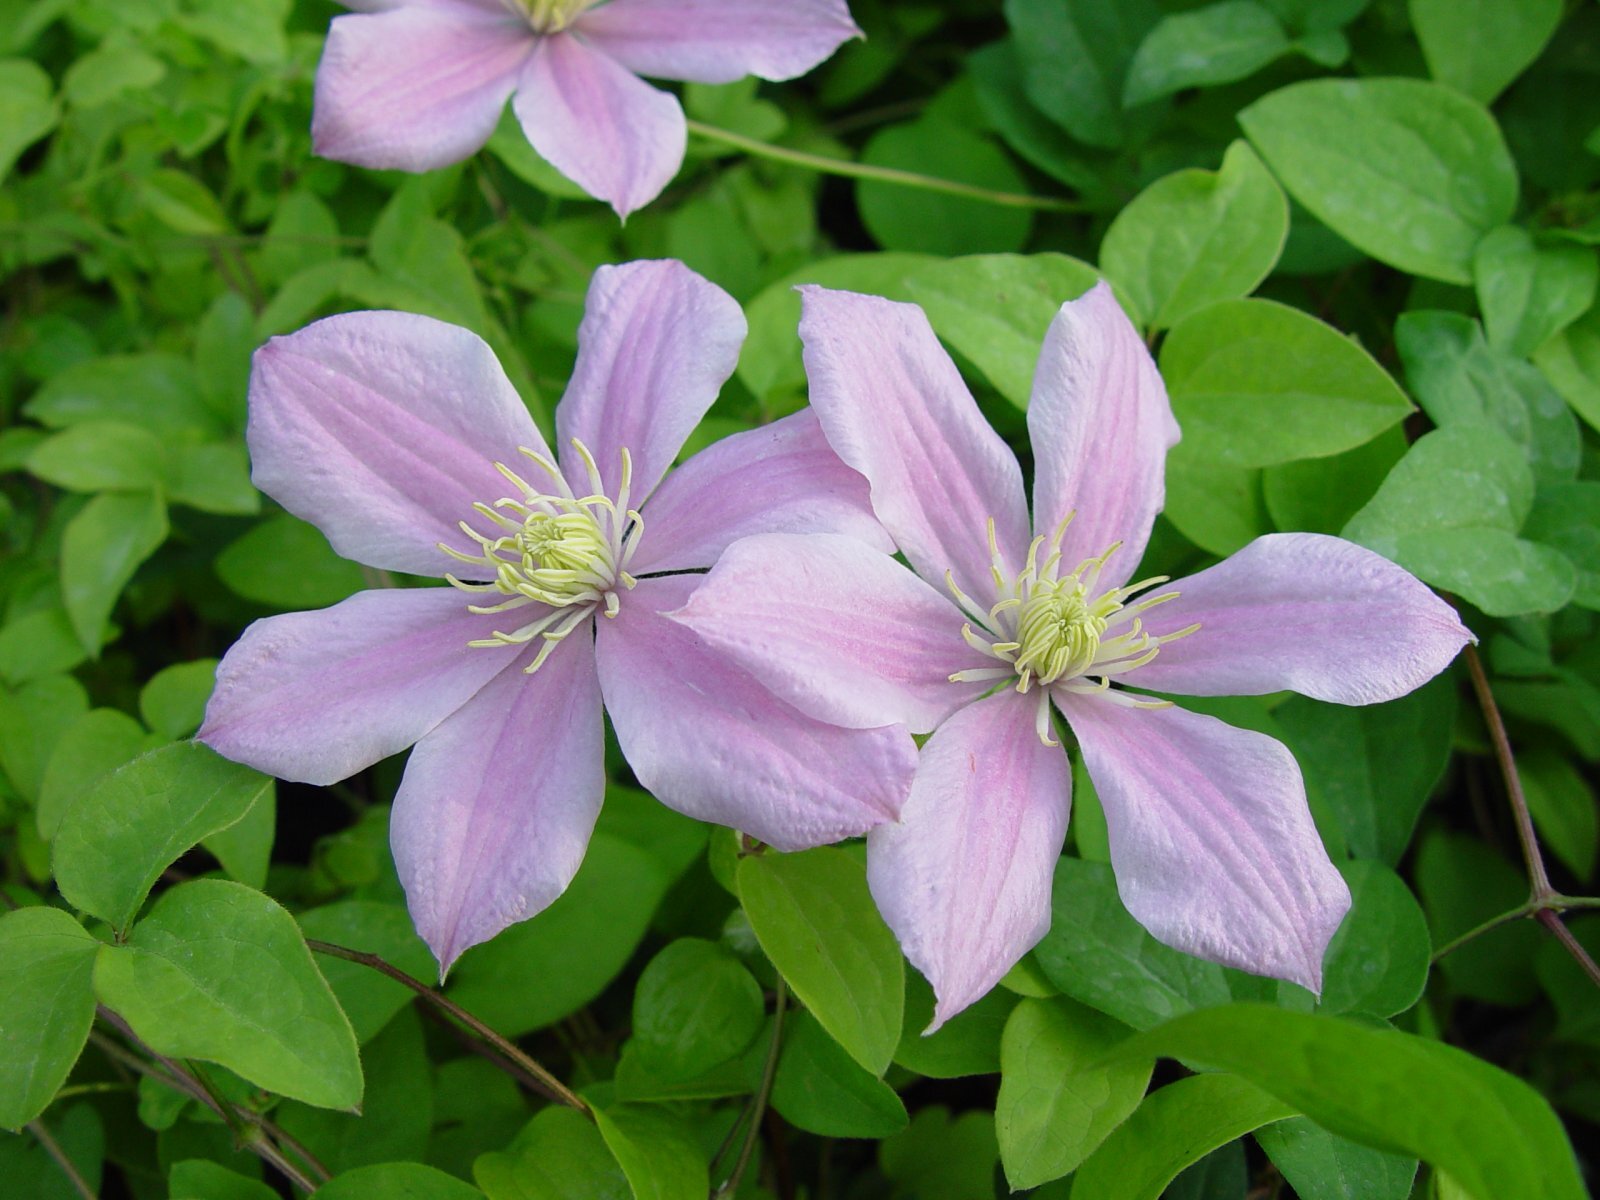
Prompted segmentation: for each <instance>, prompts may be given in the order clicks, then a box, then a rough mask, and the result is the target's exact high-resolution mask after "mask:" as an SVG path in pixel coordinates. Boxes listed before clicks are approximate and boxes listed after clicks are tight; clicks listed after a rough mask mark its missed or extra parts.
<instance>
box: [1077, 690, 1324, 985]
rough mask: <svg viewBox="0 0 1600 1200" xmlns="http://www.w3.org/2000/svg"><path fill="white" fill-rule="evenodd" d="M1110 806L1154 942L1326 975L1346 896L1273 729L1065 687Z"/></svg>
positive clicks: (1115, 853)
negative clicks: (1131, 704)
mask: <svg viewBox="0 0 1600 1200" xmlns="http://www.w3.org/2000/svg"><path fill="white" fill-rule="evenodd" d="M1057 702H1058V703H1059V704H1060V705H1061V711H1062V712H1063V713H1065V714H1066V718H1067V721H1068V723H1069V724H1070V725H1071V726H1072V732H1073V733H1074V734H1076V735H1077V737H1078V744H1079V746H1080V747H1081V748H1082V750H1083V759H1084V763H1085V765H1086V766H1087V767H1088V768H1089V777H1090V778H1091V779H1093V780H1094V786H1095V790H1096V791H1097V792H1098V793H1099V796H1100V803H1101V804H1102V805H1103V806H1104V807H1105V813H1106V825H1107V828H1108V830H1109V832H1110V835H1111V865H1112V868H1113V869H1114V870H1115V871H1116V876H1117V891H1118V892H1119V893H1120V894H1121V896H1122V902H1123V904H1125V905H1126V906H1127V908H1128V911H1129V912H1130V913H1132V914H1133V917H1134V919H1135V920H1136V921H1138V922H1139V924H1141V925H1143V926H1144V927H1145V928H1146V929H1148V930H1149V931H1150V933H1151V934H1152V935H1153V936H1155V937H1156V938H1157V939H1158V940H1159V941H1162V942H1165V943H1166V944H1167V945H1169V946H1172V947H1174V948H1176V949H1178V950H1183V951H1186V952H1187V953H1189V954H1194V955H1197V956H1198V957H1200V958H1205V959H1210V960H1211V961H1213V962H1219V963H1222V964H1223V965H1225V966H1229V967H1238V968H1239V969H1241V970H1244V971H1251V972H1254V973H1255V974H1257V975H1271V976H1274V977H1276V978H1278V979H1288V980H1291V981H1293V982H1294V983H1298V984H1300V985H1302V986H1303V987H1308V988H1310V989H1311V990H1312V991H1314V992H1315V991H1320V990H1321V988H1322V956H1323V953H1324V952H1325V951H1326V950H1327V948H1328V941H1329V939H1331V938H1332V937H1333V933H1334V930H1336V929H1338V927H1339V922H1340V921H1341V920H1343V919H1344V914H1345V912H1346V911H1348V909H1349V908H1350V889H1349V888H1348V887H1346V886H1345V882H1344V879H1343V878H1342V877H1341V876H1340V874H1339V872H1338V871H1337V870H1336V869H1335V868H1334V865H1333V863H1331V862H1330V861H1329V860H1328V852H1327V851H1326V850H1324V849H1323V847H1322V839H1321V838H1320V837H1318V835H1317V828H1316V826H1315V825H1314V824H1312V821H1311V812H1310V810H1309V809H1308V808H1307V807H1306V793H1305V787H1304V785H1303V783H1302V782H1301V778H1300V768H1299V766H1298V765H1297V764H1296V763H1295V760H1294V755H1292V754H1290V753H1289V751H1288V750H1287V749H1286V748H1285V747H1284V746H1283V745H1282V744H1281V743H1279V742H1276V741H1274V740H1273V739H1272V738H1270V737H1267V736H1266V735H1265V734H1261V733H1256V732H1254V731H1252V730H1248V729H1235V728H1234V727H1233V726H1231V725H1225V724H1223V723H1222V722H1221V721H1219V720H1217V719H1216V718H1215V717H1206V716H1201V715H1199V714H1198V713H1191V712H1188V711H1186V710H1185V709H1181V708H1162V709H1132V708H1125V707H1123V706H1121V705H1119V704H1115V703H1113V702H1111V701H1109V700H1106V699H1104V698H1103V697H1096V696H1084V695H1073V694H1069V693H1060V694H1058V696H1057Z"/></svg>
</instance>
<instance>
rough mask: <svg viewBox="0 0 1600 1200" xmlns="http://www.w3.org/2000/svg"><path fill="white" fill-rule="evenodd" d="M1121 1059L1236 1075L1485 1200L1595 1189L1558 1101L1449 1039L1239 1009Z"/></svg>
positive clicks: (1178, 1025) (1177, 1027)
mask: <svg viewBox="0 0 1600 1200" xmlns="http://www.w3.org/2000/svg"><path fill="white" fill-rule="evenodd" d="M1119 1053H1121V1054H1126V1055H1130V1056H1133V1055H1138V1056H1145V1057H1148V1056H1151V1055H1162V1056H1171V1057H1176V1058H1181V1059H1183V1060H1184V1061H1185V1062H1187V1063H1191V1064H1194V1065H1197V1066H1206V1067H1211V1068H1215V1069H1217V1070H1226V1071H1231V1072H1233V1073H1234V1074H1236V1075H1239V1076H1241V1077H1242V1078H1244V1079H1246V1080H1248V1081H1250V1082H1251V1083H1254V1084H1255V1085H1256V1086H1257V1087H1259V1088H1261V1089H1262V1090H1263V1091H1265V1092H1267V1093H1268V1094H1270V1095H1272V1096H1275V1097H1276V1098H1277V1099H1278V1100H1280V1101H1282V1102H1283V1103H1284V1104H1285V1105H1289V1106H1291V1107H1292V1108H1294V1109H1298V1110H1299V1111H1300V1112H1303V1113H1304V1114H1305V1115H1306V1116H1308V1117H1310V1118H1311V1119H1312V1120H1314V1121H1316V1122H1317V1124H1319V1125H1321V1126H1323V1127H1324V1128H1325V1129H1327V1130H1329V1131H1330V1132H1333V1133H1336V1134H1339V1135H1340V1136H1342V1137H1347V1138H1350V1139H1352V1140H1354V1141H1358V1142H1361V1143H1362V1144H1364V1145H1368V1146H1373V1147H1375V1148H1377V1149H1381V1150H1387V1151H1389V1152H1391V1153H1396V1154H1406V1155H1410V1156H1413V1157H1416V1158H1420V1159H1422V1160H1423V1161H1425V1162H1428V1163H1431V1164H1432V1165H1433V1166H1434V1167H1435V1168H1437V1169H1439V1170H1443V1171H1447V1172H1449V1174H1450V1175H1451V1176H1452V1177H1453V1178H1454V1179H1455V1180H1456V1182H1458V1183H1459V1184H1460V1185H1461V1186H1462V1187H1463V1188H1465V1189H1466V1191H1467V1192H1468V1194H1469V1195H1471V1196H1474V1197H1476V1198H1477V1200H1584V1197H1585V1194H1586V1193H1585V1190H1584V1187H1583V1184H1582V1183H1581V1182H1580V1180H1579V1178H1578V1169H1577V1162H1576V1160H1575V1158H1574V1156H1573V1152H1572V1146H1571V1144H1570V1143H1569V1142H1568V1141H1567V1136H1566V1133H1565V1131H1564V1130H1563V1129H1562V1127H1561V1122H1560V1121H1559V1120H1557V1119H1556V1115H1555V1113H1554V1112H1552V1111H1551V1109H1550V1105H1549V1104H1548V1102H1546V1101H1545V1099H1544V1098H1543V1097H1542V1096H1540V1095H1539V1094H1538V1093H1537V1092H1535V1091H1534V1090H1533V1089H1532V1088H1531V1087H1529V1086H1528V1085H1527V1084H1525V1083H1523V1082H1522V1081H1521V1080H1520V1079H1517V1078H1516V1077H1515V1076H1513V1075H1509V1074H1507V1073H1506V1072H1504V1071H1502V1070H1500V1068H1498V1067H1494V1066H1491V1065H1490V1064H1488V1063H1486V1062H1484V1061H1483V1060H1482V1059H1479V1058H1476V1057H1474V1056H1473V1055H1471V1054H1468V1053H1467V1052H1466V1051H1464V1050H1458V1049H1456V1048H1455V1047H1453V1046H1447V1045H1444V1044H1443V1043H1441V1042H1436V1041H1430V1040H1427V1039H1425V1038H1420V1037H1416V1036H1414V1035H1412V1034H1407V1033H1401V1032H1400V1031H1398V1030H1394V1029H1374V1028H1372V1027H1371V1026H1369V1025H1365V1024H1358V1023H1356V1022H1354V1021H1349V1020H1345V1019H1343V1018H1339V1017H1323V1016H1315V1015H1312V1014H1309V1013H1296V1012H1288V1011H1286V1010H1284V1009H1278V1008H1271V1007H1268V1006H1265V1005H1259V1004H1232V1005H1225V1006H1222V1007H1218V1008H1212V1009H1206V1010H1204V1011H1202V1012H1194V1013H1189V1014H1186V1015H1185V1016H1181V1017H1178V1018H1176V1019H1175V1020H1173V1021H1170V1022H1168V1023H1167V1024H1166V1025H1163V1026H1160V1027H1158V1028H1156V1029H1152V1030H1150V1031H1149V1032H1147V1033H1143V1034H1138V1035H1135V1036H1134V1037H1132V1038H1130V1039H1129V1040H1128V1041H1127V1042H1125V1043H1124V1044H1123V1047H1122V1049H1121V1050H1120V1051H1119ZM1163 1090H1165V1089H1163ZM1158 1094H1159V1093H1158ZM1109 1149H1110V1147H1109V1144H1108V1145H1107V1146H1106V1147H1102V1153H1107V1152H1108V1151H1109ZM1079 1178H1080V1181H1081V1179H1082V1176H1081V1175H1080V1177H1079ZM1093 1194H1094V1195H1095V1196H1096V1197H1097V1198H1098V1197H1099V1196H1100V1195H1101V1193H1099V1192H1095V1193H1093ZM1105 1194H1106V1195H1111V1193H1105Z"/></svg>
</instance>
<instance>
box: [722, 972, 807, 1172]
mask: <svg viewBox="0 0 1600 1200" xmlns="http://www.w3.org/2000/svg"><path fill="white" fill-rule="evenodd" d="M788 1002H789V988H788V986H787V985H786V984H785V983H784V982H783V976H781V975H780V976H778V990H777V993H776V996H775V998H774V1001H773V1007H772V1044H771V1045H770V1046H768V1047H767V1062H766V1066H764V1067H763V1068H762V1070H761V1087H760V1089H759V1090H758V1091H757V1092H756V1094H755V1099H754V1100H753V1101H752V1105H753V1108H752V1111H751V1113H750V1128H749V1129H748V1130H746V1131H745V1135H744V1145H742V1146H740V1147H739V1160H738V1161H737V1162H736V1163H734V1164H733V1174H731V1175H729V1176H728V1179H727V1182H725V1183H724V1184H723V1185H722V1186H721V1187H719V1188H718V1189H717V1190H716V1191H714V1192H712V1193H711V1200H723V1198H724V1197H727V1196H731V1195H733V1194H734V1193H735V1192H737V1191H738V1190H739V1181H740V1180H741V1179H743V1178H744V1172H745V1168H746V1167H748V1166H749V1165H750V1156H751V1155H752V1154H754V1153H755V1149H756V1139H757V1138H758V1137H760V1136H761V1118H762V1117H763V1116H764V1115H765V1114H766V1111H767V1099H768V1097H770V1096H771V1095H772V1081H773V1079H775V1078H776V1077H777V1074H778V1053H779V1051H780V1050H781V1049H782V1048H783V1012H784V1009H785V1007H786V1006H787V1005H788Z"/></svg>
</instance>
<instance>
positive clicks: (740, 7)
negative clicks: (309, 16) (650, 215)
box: [311, 0, 861, 216]
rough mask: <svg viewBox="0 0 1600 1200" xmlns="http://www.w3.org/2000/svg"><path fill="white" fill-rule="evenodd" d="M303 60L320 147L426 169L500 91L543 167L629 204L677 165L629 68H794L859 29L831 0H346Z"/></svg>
mask: <svg viewBox="0 0 1600 1200" xmlns="http://www.w3.org/2000/svg"><path fill="white" fill-rule="evenodd" d="M345 3H346V5H347V6H348V7H350V8H356V9H361V10H363V11H361V12H358V13H353V14H350V15H347V16H342V17H338V18H336V19H335V20H334V22H333V25H332V26H331V27H330V29H329V30H328V44H327V48H326V49H325V50H324V51H323V55H322V63H321V65H320V66H319V67H318V68H317V87H316V99H315V109H314V111H313V114H312V118H311V135H312V142H313V145H314V148H315V150H316V152H317V153H318V154H321V155H323V156H324V157H327V158H336V159H339V160H341V161H343V162H349V163H355V164H356V165H358V166H363V167H397V168H399V169H401V170H405V171H427V170H431V169H433V168H435V167H442V166H446V165H448V164H450V163H453V162H459V161H460V160H461V159H463V158H466V157H467V156H468V155H469V154H471V153H473V151H475V150H477V149H478V148H479V147H481V146H482V145H483V144H484V143H485V142H486V141H488V140H489V135H490V134H491V133H493V132H494V128H495V125H496V124H498V123H499V120H500V114H501V112H502V111H503V110H504V108H505V105H506V100H507V99H509V98H511V97H512V96H513V95H514V96H515V99H514V100H513V102H512V107H513V110H514V111H515V112H516V115H517V120H518V121H520V122H521V124H522V128H523V131H524V132H525V133H526V134H527V135H528V140H529V141H530V142H532V143H533V146H534V149H536V150H537V151H538V152H539V153H540V154H541V155H543V156H544V157H545V158H546V159H547V160H549V162H550V163H551V165H553V166H554V167H555V168H556V170H558V171H560V172H561V173H562V174H563V175H565V176H567V177H568V178H569V179H571V180H573V182H575V183H577V184H578V185H579V186H580V187H582V188H583V189H584V191H586V192H588V193H589V194H590V195H592V196H598V197H599V198H600V199H602V200H605V201H607V202H609V203H610V204H611V206H612V207H613V208H615V209H616V210H617V213H618V215H620V216H627V215H628V213H630V212H632V211H633V210H634V209H636V208H639V207H640V206H641V205H644V204H647V203H649V201H650V200H652V199H653V198H654V197H655V196H656V195H658V194H659V193H660V191H661V189H662V188H664V187H666V185H667V183H668V181H669V180H671V178H672V177H673V176H674V175H675V174H677V171H678V167H679V166H680V165H682V163H683V154H684V146H685V142H686V138H687V135H686V132H685V125H684V117H683V109H682V108H681V107H679V104H678V101H677V98H676V97H674V96H672V95H670V94H668V93H666V92H663V91H659V90H658V89H656V88H653V87H651V86H650V85H649V84H647V83H645V82H644V81H643V80H641V79H640V78H639V77H638V76H639V75H650V76H654V77H656V78H659V79H683V80H691V81H693V82H696V83H731V82H732V81H733V80H736V79H742V78H744V77H745V76H746V75H758V76H760V77H761V78H763V79H774V80H778V79H792V78H794V77H795V76H796V75H803V74H804V73H805V72H807V71H809V70H811V68H812V67H815V66H816V65H817V64H818V63H820V62H822V61H823V60H824V59H826V58H827V57H828V56H829V55H830V54H832V53H833V52H834V51H835V50H837V49H838V48H839V46H840V45H841V44H842V43H843V42H845V41H847V40H848V39H850V38H852V37H859V36H860V34H861V31H860V30H859V29H857V28H856V25H855V22H854V21H852V20H851V19H850V12H849V10H848V8H846V6H845V0H345Z"/></svg>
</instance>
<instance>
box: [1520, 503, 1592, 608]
mask: <svg viewBox="0 0 1600 1200" xmlns="http://www.w3.org/2000/svg"><path fill="white" fill-rule="evenodd" d="M1522 532H1523V533H1524V534H1525V535H1526V536H1527V538H1528V540H1530V541H1534V542H1539V543H1542V544H1543V545H1546V546H1553V547H1555V548H1556V549H1557V550H1559V551H1561V553H1562V554H1564V555H1566V556H1567V558H1568V559H1569V560H1570V561H1571V563H1572V565H1573V567H1574V568H1576V570H1577V573H1578V586H1577V589H1576V590H1575V591H1574V592H1573V593H1572V602H1573V603H1574V604H1581V605H1582V606H1583V607H1584V608H1593V609H1600V483H1597V482H1593V481H1590V480H1581V481H1573V482H1570V483H1547V484H1545V485H1544V486H1543V487H1541V488H1540V489H1539V491H1538V493H1537V494H1536V495H1535V496H1534V500H1533V511H1531V512H1530V513H1529V514H1528V519H1527V520H1526V521H1524V522H1523V525H1522Z"/></svg>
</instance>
